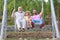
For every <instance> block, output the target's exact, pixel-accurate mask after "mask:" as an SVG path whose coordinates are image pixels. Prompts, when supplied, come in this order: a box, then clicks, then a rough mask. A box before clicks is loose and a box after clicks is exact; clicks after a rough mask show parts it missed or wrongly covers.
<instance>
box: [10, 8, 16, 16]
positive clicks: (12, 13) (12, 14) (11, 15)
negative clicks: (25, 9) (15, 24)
mask: <svg viewBox="0 0 60 40" xmlns="http://www.w3.org/2000/svg"><path fill="white" fill-rule="evenodd" d="M14 13H15V9H14V10H13V11H12V15H11V17H14Z"/></svg>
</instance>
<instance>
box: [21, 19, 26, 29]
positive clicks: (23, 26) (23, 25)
mask: <svg viewBox="0 0 60 40" xmlns="http://www.w3.org/2000/svg"><path fill="white" fill-rule="evenodd" d="M22 28H26V20H25V19H23V20H22Z"/></svg>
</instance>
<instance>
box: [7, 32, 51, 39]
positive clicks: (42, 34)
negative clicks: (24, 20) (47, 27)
mask: <svg viewBox="0 0 60 40" xmlns="http://www.w3.org/2000/svg"><path fill="white" fill-rule="evenodd" d="M7 38H52V32H9V33H7Z"/></svg>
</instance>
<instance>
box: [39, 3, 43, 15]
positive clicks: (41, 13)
mask: <svg viewBox="0 0 60 40" xmlns="http://www.w3.org/2000/svg"><path fill="white" fill-rule="evenodd" d="M39 15H40V16H42V15H43V3H42V9H41V12H40V14H39Z"/></svg>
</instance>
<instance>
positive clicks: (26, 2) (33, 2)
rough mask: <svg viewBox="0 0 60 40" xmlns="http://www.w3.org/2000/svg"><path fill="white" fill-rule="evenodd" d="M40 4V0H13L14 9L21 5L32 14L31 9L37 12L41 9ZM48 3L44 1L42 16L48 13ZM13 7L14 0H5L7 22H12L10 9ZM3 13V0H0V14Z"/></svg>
mask: <svg viewBox="0 0 60 40" xmlns="http://www.w3.org/2000/svg"><path fill="white" fill-rule="evenodd" d="M41 4H42V0H15V9H16V11H17V9H18V7H19V6H22V7H23V10H24V11H27V10H28V11H31V15H32V10H33V9H34V8H36V9H37V12H38V13H39V12H40V11H41V8H42V7H41ZM49 6H50V4H49V2H48V3H45V2H44V17H45V16H46V15H47V13H50V7H49ZM13 9H14V0H7V14H8V23H7V24H12V23H13V22H12V19H11V13H12V10H13ZM2 13H3V0H0V14H1V15H2Z"/></svg>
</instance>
